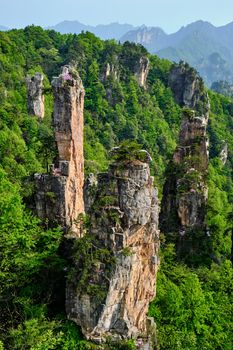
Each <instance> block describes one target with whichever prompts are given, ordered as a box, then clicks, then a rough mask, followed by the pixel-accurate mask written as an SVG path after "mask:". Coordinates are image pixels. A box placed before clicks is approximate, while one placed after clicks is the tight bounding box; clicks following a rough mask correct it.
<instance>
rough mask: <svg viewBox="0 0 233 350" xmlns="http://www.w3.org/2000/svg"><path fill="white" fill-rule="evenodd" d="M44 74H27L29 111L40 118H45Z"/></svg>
mask: <svg viewBox="0 0 233 350" xmlns="http://www.w3.org/2000/svg"><path fill="white" fill-rule="evenodd" d="M43 79H44V77H43V74H41V73H36V74H35V75H34V76H33V77H32V78H31V77H29V76H27V78H26V84H27V95H28V113H29V114H31V115H35V116H37V117H38V118H40V119H43V118H44V95H43Z"/></svg>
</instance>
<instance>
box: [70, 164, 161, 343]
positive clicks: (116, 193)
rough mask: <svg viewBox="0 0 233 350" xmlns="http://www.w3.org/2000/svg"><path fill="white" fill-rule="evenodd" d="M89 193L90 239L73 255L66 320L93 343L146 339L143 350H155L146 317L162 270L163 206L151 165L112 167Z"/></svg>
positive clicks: (102, 175)
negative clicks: (160, 220) (160, 219)
mask: <svg viewBox="0 0 233 350" xmlns="http://www.w3.org/2000/svg"><path fill="white" fill-rule="evenodd" d="M86 188H87V189H88V193H87V197H86V198H87V202H88V206H87V210H88V216H89V218H90V222H89V228H88V232H89V233H88V234H86V236H85V237H84V238H82V239H81V240H79V241H78V242H77V247H76V253H74V265H75V266H76V267H75V270H74V271H73V273H72V274H71V276H70V278H69V281H68V285H67V295H66V309H67V314H68V318H69V319H70V320H73V321H74V322H75V323H76V324H78V325H79V326H81V327H82V331H83V333H84V334H85V336H86V337H87V338H88V339H91V340H93V341H97V342H102V341H104V340H105V339H106V337H108V336H111V337H113V338H116V339H129V338H134V339H138V338H142V340H140V341H142V343H143V344H144V345H142V346H141V347H140V348H141V349H154V347H153V346H152V345H151V344H152V339H151V337H152V335H153V331H152V329H153V325H152V321H151V320H148V319H147V316H146V314H147V311H148V306H149V302H150V301H151V300H152V299H153V298H154V297H155V285H156V273H157V269H158V266H159V258H158V251H159V230H158V212H159V206H158V198H157V190H156V189H155V188H154V187H153V178H152V177H151V176H150V169H149V165H148V164H147V163H143V162H141V161H131V162H127V163H124V164H118V165H116V164H113V165H112V166H111V167H110V169H109V172H108V173H104V174H99V175H98V178H97V182H96V180H95V179H93V178H92V179H91V180H90V181H89V182H88V185H87V187H86ZM84 247H86V248H84ZM85 249H86V250H85ZM84 250H85V252H84ZM149 333H150V335H151V337H150V335H149Z"/></svg>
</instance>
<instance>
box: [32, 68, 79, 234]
mask: <svg viewBox="0 0 233 350" xmlns="http://www.w3.org/2000/svg"><path fill="white" fill-rule="evenodd" d="M52 87H53V94H54V115H53V123H54V129H55V140H56V144H57V149H58V159H57V160H56V162H55V164H54V165H52V167H51V174H50V175H48V174H47V175H41V174H36V175H35V181H36V189H37V190H36V209H37V213H38V215H39V217H40V218H42V219H43V220H44V219H45V218H47V219H48V220H49V221H50V222H54V221H56V222H57V223H58V224H60V225H61V226H62V227H64V228H65V229H66V231H68V230H69V231H72V233H76V234H77V235H78V236H80V234H81V232H80V230H79V227H78V224H77V221H76V220H77V218H78V216H79V214H81V213H83V212H84V202H83V183H84V158H83V107H84V88H83V85H82V81H81V79H80V77H79V75H78V73H77V72H76V71H75V70H73V69H72V68H71V67H64V68H63V71H62V74H61V75H60V76H59V77H58V78H54V80H53V81H52Z"/></svg>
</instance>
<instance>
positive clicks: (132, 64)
mask: <svg viewBox="0 0 233 350" xmlns="http://www.w3.org/2000/svg"><path fill="white" fill-rule="evenodd" d="M114 62H115V63H107V64H106V66H105V67H104V70H103V73H102V75H101V80H102V82H106V81H107V78H108V77H111V78H112V79H114V80H119V79H121V78H122V76H124V74H125V73H124V69H125V67H127V68H128V69H129V70H130V71H131V73H133V74H134V76H135V77H136V79H137V82H138V84H139V86H141V87H143V88H146V81H147V77H148V73H149V70H150V61H149V58H148V57H146V56H141V57H140V58H137V59H134V60H133V59H132V60H127V59H126V58H125V57H124V56H122V57H121V58H119V57H115V58H114Z"/></svg>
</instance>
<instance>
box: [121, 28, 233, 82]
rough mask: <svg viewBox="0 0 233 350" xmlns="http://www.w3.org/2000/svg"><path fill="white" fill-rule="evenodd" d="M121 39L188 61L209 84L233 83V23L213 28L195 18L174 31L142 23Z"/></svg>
mask: <svg viewBox="0 0 233 350" xmlns="http://www.w3.org/2000/svg"><path fill="white" fill-rule="evenodd" d="M121 41H122V42H124V41H132V42H135V43H140V44H142V45H143V46H145V47H146V48H147V49H148V50H149V51H150V52H152V53H156V54H157V55H158V56H159V57H161V58H167V59H169V60H171V61H175V62H178V61H180V60H184V61H187V62H188V63H189V64H191V65H192V66H193V67H195V68H196V69H197V70H198V71H199V72H200V74H201V75H202V77H203V78H204V80H205V81H206V83H207V84H208V85H211V83H212V82H214V81H219V80H226V81H229V82H230V83H233V22H232V23H229V24H227V25H225V26H222V27H215V26H213V25H212V24H211V23H209V22H204V21H197V22H194V23H191V24H189V25H188V26H186V27H182V28H181V29H180V30H178V31H177V32H176V33H173V34H166V33H165V32H164V31H163V30H162V29H161V28H158V27H145V26H144V27H141V28H137V29H134V30H131V31H130V32H128V33H126V34H124V35H123V36H122V38H121Z"/></svg>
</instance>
